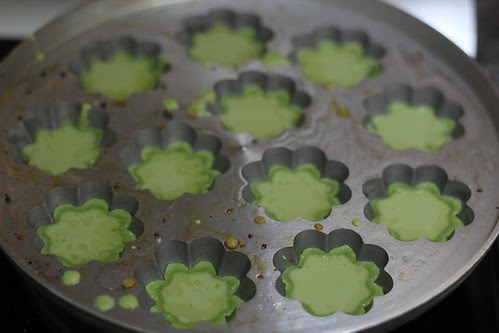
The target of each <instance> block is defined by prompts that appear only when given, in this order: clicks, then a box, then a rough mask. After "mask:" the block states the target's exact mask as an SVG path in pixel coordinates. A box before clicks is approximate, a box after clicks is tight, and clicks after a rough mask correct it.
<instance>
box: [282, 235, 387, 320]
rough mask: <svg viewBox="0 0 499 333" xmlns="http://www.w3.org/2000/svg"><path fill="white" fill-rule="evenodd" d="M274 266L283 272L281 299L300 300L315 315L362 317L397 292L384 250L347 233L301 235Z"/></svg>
mask: <svg viewBox="0 0 499 333" xmlns="http://www.w3.org/2000/svg"><path fill="white" fill-rule="evenodd" d="M273 262H274V266H275V267H276V268H277V269H278V270H279V271H280V272H281V275H280V276H279V278H278V279H277V281H276V284H275V288H276V289H277V291H278V292H279V294H281V295H282V296H285V297H288V298H291V299H296V300H298V301H300V302H301V303H302V306H303V308H304V309H305V310H306V311H307V312H308V313H310V314H312V315H315V316H328V315H331V314H333V313H335V312H337V311H343V312H345V313H348V314H352V315H359V314H363V313H365V312H367V311H369V310H370V308H371V307H372V304H373V298H375V297H376V296H381V295H384V294H387V293H388V292H390V290H391V289H392V287H393V279H392V277H391V276H390V275H389V274H388V273H387V272H386V271H385V270H384V268H385V266H386V265H387V263H388V254H387V253H386V251H385V250H383V249H382V248H381V247H379V246H377V245H371V244H365V243H364V242H363V240H362V238H361V237H360V236H359V235H358V234H357V233H356V232H354V231H352V230H348V229H337V230H333V231H332V232H330V233H329V234H325V233H323V232H320V231H317V230H305V231H302V232H300V233H299V234H298V235H296V237H295V238H294V241H293V246H291V247H285V248H282V249H280V250H279V251H277V252H276V253H275V255H274V258H273ZM346 267H350V268H349V270H350V271H347V268H346Z"/></svg>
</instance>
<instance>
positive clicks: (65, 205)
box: [27, 182, 144, 267]
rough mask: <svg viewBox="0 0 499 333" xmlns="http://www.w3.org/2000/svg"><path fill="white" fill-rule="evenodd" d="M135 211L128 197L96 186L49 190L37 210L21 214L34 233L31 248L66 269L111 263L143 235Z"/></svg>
mask: <svg viewBox="0 0 499 333" xmlns="http://www.w3.org/2000/svg"><path fill="white" fill-rule="evenodd" d="M137 209H138V202H137V200H135V198H134V197H132V196H130V195H125V194H114V193H113V191H112V190H111V188H110V187H109V186H108V185H106V184H105V183H102V182H89V183H85V184H83V185H81V186H80V187H57V188H54V189H52V190H51V191H50V192H49V193H48V194H47V197H46V201H45V203H44V204H43V205H41V206H37V207H35V208H33V209H31V210H30V211H29V212H28V214H27V221H28V224H29V225H30V226H31V227H32V228H33V229H35V230H36V236H35V238H34V239H33V247H34V249H35V250H36V251H37V252H40V253H41V254H44V255H54V256H55V257H57V259H58V260H59V261H60V262H61V264H63V265H64V266H66V267H80V266H84V265H86V264H88V263H89V262H90V261H93V260H95V261H99V262H103V263H107V262H112V261H115V260H117V259H118V258H119V257H120V256H121V254H122V253H123V251H124V248H125V246H126V244H127V243H128V242H130V241H133V240H135V239H137V238H138V237H139V236H140V235H141V234H142V233H143V231H144V225H143V223H142V221H140V220H139V219H138V218H136V217H135V212H136V211H137Z"/></svg>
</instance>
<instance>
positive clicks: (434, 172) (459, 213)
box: [362, 164, 474, 242]
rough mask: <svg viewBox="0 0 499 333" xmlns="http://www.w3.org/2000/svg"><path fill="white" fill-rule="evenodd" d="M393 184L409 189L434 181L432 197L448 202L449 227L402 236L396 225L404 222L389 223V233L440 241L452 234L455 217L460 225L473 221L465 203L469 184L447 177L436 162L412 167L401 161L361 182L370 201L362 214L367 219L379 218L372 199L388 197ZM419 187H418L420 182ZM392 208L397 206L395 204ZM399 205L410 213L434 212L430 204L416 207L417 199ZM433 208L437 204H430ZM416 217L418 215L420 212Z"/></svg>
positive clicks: (407, 238) (397, 235) (398, 237)
mask: <svg viewBox="0 0 499 333" xmlns="http://www.w3.org/2000/svg"><path fill="white" fill-rule="evenodd" d="M393 184H403V185H402V186H403V187H404V186H405V188H412V189H414V188H418V185H420V184H423V185H422V186H425V185H424V184H433V185H434V186H433V187H436V189H438V192H439V193H433V195H434V196H435V198H438V202H439V203H441V204H444V205H446V206H448V215H447V216H446V217H447V219H448V221H447V222H448V228H445V229H442V230H440V231H441V233H440V234H438V235H434V236H430V235H426V236H425V235H424V234H419V233H420V232H422V231H418V235H419V236H417V237H411V236H410V235H409V234H407V235H406V236H404V234H401V233H400V232H401V231H400V229H399V227H400V226H401V225H403V224H399V226H398V227H395V229H394V227H393V226H392V227H388V228H387V229H388V231H389V233H390V234H391V235H392V236H393V237H395V238H397V239H400V240H404V241H410V240H414V239H417V238H427V239H430V240H433V241H439V242H443V241H446V240H449V239H450V238H452V236H453V235H454V229H455V228H456V227H457V226H454V227H452V226H453V223H454V222H457V221H455V219H454V217H457V218H458V219H459V220H460V222H461V223H462V225H468V224H469V223H471V222H472V221H473V218H474V214H473V211H472V210H471V208H470V207H468V206H467V205H466V202H467V201H468V199H469V198H470V196H471V191H470V189H469V188H468V186H466V185H465V184H463V183H461V182H458V181H455V180H449V179H448V177H447V174H446V172H445V171H444V170H443V169H441V168H439V167H437V166H432V165H424V166H420V167H417V168H415V169H413V168H411V167H410V166H407V165H403V164H395V165H390V166H388V167H387V168H385V169H384V170H383V174H382V177H381V178H375V179H371V180H369V181H367V182H366V183H364V185H363V186H362V191H363V193H364V195H365V196H366V197H367V198H368V199H369V203H368V204H367V205H366V206H365V207H364V214H365V216H366V217H367V218H368V219H369V220H370V221H373V222H376V223H378V222H379V221H376V219H377V217H376V213H375V209H374V207H373V206H372V203H373V201H376V200H379V199H384V198H388V197H390V196H389V193H388V192H389V188H390V186H391V185H393ZM419 187H421V185H420V186H419ZM430 187H432V186H431V185H430ZM436 189H432V188H430V189H429V190H428V191H429V192H435V191H436ZM392 191H393V190H392ZM442 197H443V198H442ZM421 200H422V199H420V201H419V202H423V201H421ZM424 200H426V199H424ZM420 205H421V204H420ZM395 209H397V208H396V207H395ZM400 209H401V210H402V211H406V212H410V213H409V214H411V215H412V216H419V215H418V214H419V213H418V211H419V212H426V213H427V214H430V215H432V216H437V214H436V212H432V211H431V209H430V208H427V209H425V207H419V206H418V203H415V204H414V205H411V207H403V208H400ZM411 209H412V210H411ZM432 209H436V208H435V207H434V206H432ZM413 210H416V211H413ZM419 217H420V218H421V216H419ZM426 220H429V218H426V219H425V221H426ZM381 224H383V223H381ZM427 227H428V226H427ZM444 227H445V226H443V227H442V228H444ZM451 227H452V228H451ZM414 228H417V227H416V226H415V225H413V226H412V227H411V229H414ZM416 230H417V229H416ZM410 231H411V230H410ZM413 231H414V230H412V231H411V232H413ZM437 231H438V230H437ZM405 232H407V231H405Z"/></svg>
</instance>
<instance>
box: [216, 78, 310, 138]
mask: <svg viewBox="0 0 499 333" xmlns="http://www.w3.org/2000/svg"><path fill="white" fill-rule="evenodd" d="M214 89H215V93H216V105H215V107H214V109H215V110H214V111H215V112H216V113H218V114H219V115H220V117H221V122H222V125H223V126H224V127H225V128H226V129H227V130H229V131H230V132H233V133H250V134H252V135H254V136H255V137H257V138H259V139H270V138H273V137H276V136H278V135H279V134H281V133H282V132H283V131H285V130H287V129H292V128H295V127H297V126H300V125H301V124H302V123H303V119H304V115H303V110H304V109H305V108H307V107H308V106H309V105H310V103H311V98H310V96H309V95H308V94H307V93H305V92H303V91H300V90H297V88H296V84H295V83H294V81H293V80H291V79H290V78H288V77H286V76H282V75H266V74H264V73H260V72H256V71H248V72H243V73H241V74H240V75H239V76H238V78H237V79H236V80H223V81H219V82H217V83H216V84H215V87H214ZM232 96H234V97H235V98H237V100H232V101H231V102H230V103H224V99H225V98H229V97H232ZM242 98H244V99H245V101H243V100H241V99H242ZM229 105H235V106H231V107H229ZM265 105H268V106H267V107H265ZM236 106H239V107H241V109H239V108H237V107H236Z"/></svg>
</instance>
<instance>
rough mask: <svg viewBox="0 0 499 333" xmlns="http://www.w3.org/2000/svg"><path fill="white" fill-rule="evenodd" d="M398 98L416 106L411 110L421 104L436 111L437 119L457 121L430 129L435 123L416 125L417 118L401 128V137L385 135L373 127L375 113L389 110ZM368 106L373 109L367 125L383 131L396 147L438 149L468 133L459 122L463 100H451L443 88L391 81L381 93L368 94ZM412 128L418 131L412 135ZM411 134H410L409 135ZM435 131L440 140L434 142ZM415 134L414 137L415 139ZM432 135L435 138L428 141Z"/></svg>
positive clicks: (424, 149) (401, 101)
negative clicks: (437, 128) (439, 127)
mask: <svg viewBox="0 0 499 333" xmlns="http://www.w3.org/2000/svg"><path fill="white" fill-rule="evenodd" d="M397 102H399V103H404V104H406V105H408V106H410V107H413V108H414V109H411V111H415V110H418V109H416V108H417V107H429V108H431V109H432V111H433V112H434V117H436V119H450V120H452V121H453V122H454V125H453V126H451V127H448V126H447V127H444V128H442V129H441V130H440V131H439V132H438V133H433V131H430V130H431V129H432V128H435V126H432V127H431V128H419V127H414V126H416V125H417V124H415V121H414V120H408V122H409V123H410V124H409V123H408V124H407V126H405V127H403V128H402V130H400V134H399V138H392V137H391V136H387V137H386V138H385V137H384V136H383V135H382V134H383V133H377V131H376V128H370V127H372V126H373V123H372V121H373V117H376V116H378V115H385V114H387V112H388V111H389V108H390V106H391V105H392V106H393V103H397ZM364 107H365V108H366V109H367V111H368V112H369V114H368V115H367V116H366V117H365V118H364V120H363V122H364V126H365V127H366V128H367V129H368V130H369V131H370V132H371V133H375V134H377V135H381V136H382V138H383V140H384V141H385V144H386V145H387V146H389V147H390V148H393V149H398V150H401V149H408V148H411V147H413V148H417V149H419V150H423V151H435V150H438V149H440V148H441V147H442V146H443V145H444V143H445V142H446V141H448V140H449V139H457V138H460V137H461V136H463V135H464V128H463V125H462V124H461V123H460V122H459V119H460V118H461V117H462V115H463V109H462V108H461V106H460V105H459V104H457V103H455V102H451V101H447V100H446V99H445V97H444V95H443V94H442V93H441V92H440V90H439V89H437V88H435V87H418V88H413V87H411V86H408V85H405V84H395V85H391V86H389V87H387V88H385V89H384V90H383V91H381V92H380V93H379V94H376V95H373V96H369V97H367V98H366V99H365V101H364ZM418 112H421V110H419V111H418ZM451 125H452V124H451ZM427 127H430V126H427ZM399 128H400V126H399ZM412 131H414V135H410V134H411V133H412ZM408 133H409V134H408ZM418 133H419V135H418ZM431 134H433V135H431ZM387 135H388V134H387ZM408 135H410V136H409V137H408ZM435 135H437V137H436V139H439V140H437V142H434V141H435V139H434V138H435ZM413 136H414V139H412V140H411V137H413ZM439 137H440V138H439ZM447 137H448V138H447ZM432 138H433V139H434V140H432V141H428V140H430V139H432ZM390 139H393V140H395V141H398V142H395V143H390V142H388V141H389V140H390ZM397 139H398V140H397ZM427 141H428V142H427Z"/></svg>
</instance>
